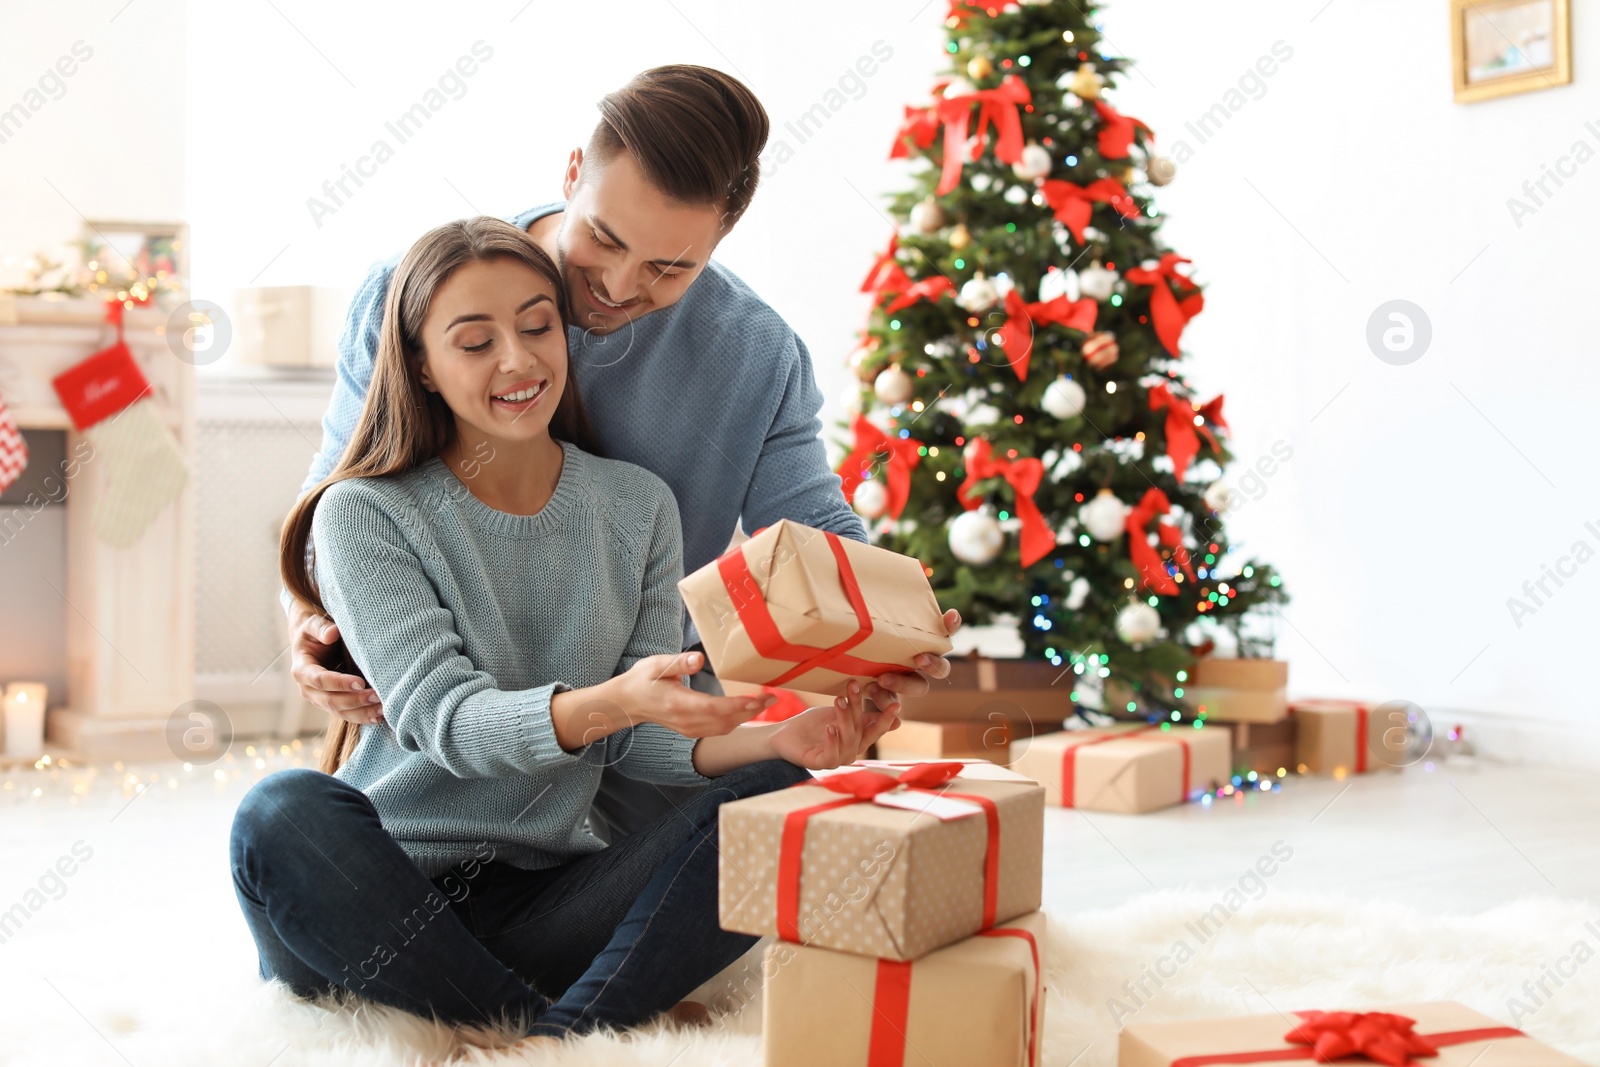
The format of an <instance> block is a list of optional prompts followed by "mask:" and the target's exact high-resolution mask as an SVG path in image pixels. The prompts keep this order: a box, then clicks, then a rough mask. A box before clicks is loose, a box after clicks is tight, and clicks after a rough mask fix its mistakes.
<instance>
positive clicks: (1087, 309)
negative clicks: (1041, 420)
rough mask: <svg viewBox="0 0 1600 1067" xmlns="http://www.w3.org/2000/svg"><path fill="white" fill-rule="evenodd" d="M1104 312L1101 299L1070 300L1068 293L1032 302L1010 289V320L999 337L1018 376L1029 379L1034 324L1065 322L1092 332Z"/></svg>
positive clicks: (999, 341) (997, 340) (1066, 325)
mask: <svg viewBox="0 0 1600 1067" xmlns="http://www.w3.org/2000/svg"><path fill="white" fill-rule="evenodd" d="M1099 313H1100V303H1099V301H1097V300H1091V299H1090V298H1089V297H1084V298H1083V299H1082V300H1068V299H1067V298H1066V296H1065V295H1063V296H1058V297H1056V298H1055V299H1054V300H1044V301H1039V302H1037V303H1033V304H1030V303H1028V302H1027V301H1025V300H1023V299H1022V297H1021V295H1020V294H1018V292H1017V291H1016V290H1015V289H1012V290H1011V291H1010V292H1008V293H1006V324H1005V326H1004V327H1002V328H1001V331H1000V333H999V334H998V335H997V336H996V337H995V343H996V344H998V345H999V346H1000V347H1001V349H1002V350H1003V351H1004V352H1005V354H1006V359H1007V360H1008V361H1009V362H1010V363H1011V369H1012V370H1014V371H1016V372H1017V380H1018V381H1019V382H1025V381H1027V380H1028V360H1029V358H1030V357H1031V356H1032V354H1033V328H1034V326H1047V325H1054V326H1065V327H1066V328H1067V329H1069V330H1082V331H1083V332H1084V333H1088V332H1090V331H1091V330H1093V329H1094V320H1095V317H1096V316H1097V315H1099Z"/></svg>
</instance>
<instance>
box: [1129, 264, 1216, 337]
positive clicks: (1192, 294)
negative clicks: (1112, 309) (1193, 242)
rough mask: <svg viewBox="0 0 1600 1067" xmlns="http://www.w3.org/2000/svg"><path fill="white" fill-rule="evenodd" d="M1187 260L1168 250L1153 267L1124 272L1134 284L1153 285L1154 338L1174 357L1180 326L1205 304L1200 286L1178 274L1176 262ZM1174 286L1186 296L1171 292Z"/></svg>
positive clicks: (1198, 312)
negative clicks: (1178, 295)
mask: <svg viewBox="0 0 1600 1067" xmlns="http://www.w3.org/2000/svg"><path fill="white" fill-rule="evenodd" d="M1188 262H1189V260H1187V259H1185V258H1183V257H1182V256H1180V255H1178V253H1176V252H1168V253H1167V254H1166V255H1164V256H1162V257H1161V260H1160V262H1158V263H1157V264H1156V266H1155V267H1154V268H1153V269H1150V270H1146V269H1145V268H1144V267H1135V268H1133V269H1132V270H1130V271H1128V273H1127V275H1126V277H1127V279H1128V280H1129V281H1130V282H1133V283H1134V284H1136V285H1149V286H1152V287H1153V288H1152V289H1151V290H1150V319H1151V321H1152V322H1153V323H1155V328H1156V337H1158V338H1159V339H1160V341H1161V347H1162V348H1165V349H1166V350H1167V351H1168V352H1169V353H1171V354H1172V355H1174V356H1176V355H1177V354H1178V340H1179V338H1181V337H1182V336H1183V328H1184V327H1185V326H1187V325H1188V324H1189V320H1190V319H1192V318H1194V317H1195V316H1196V315H1198V314H1200V312H1201V311H1203V310H1205V306H1206V302H1205V297H1204V296H1202V295H1201V294H1200V287H1199V286H1198V285H1196V284H1195V283H1194V282H1192V281H1190V280H1189V277H1188V276H1187V275H1184V274H1179V273H1178V264H1179V263H1188ZM1169 282H1170V283H1171V284H1170V285H1169V284H1168V283H1169ZM1174 288H1176V289H1177V290H1178V292H1180V293H1184V294H1185V295H1184V296H1183V297H1182V298H1181V299H1180V298H1179V297H1177V296H1175V295H1173V289H1174Z"/></svg>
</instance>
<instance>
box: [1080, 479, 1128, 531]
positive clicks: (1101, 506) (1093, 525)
mask: <svg viewBox="0 0 1600 1067" xmlns="http://www.w3.org/2000/svg"><path fill="white" fill-rule="evenodd" d="M1127 521H1128V505H1126V504H1124V503H1123V502H1122V501H1120V500H1118V499H1117V496H1116V494H1115V493H1113V492H1112V491H1111V490H1109V489H1102V490H1100V492H1099V493H1097V494H1096V495H1095V498H1094V499H1093V500H1091V501H1089V502H1088V503H1087V504H1085V505H1084V506H1083V507H1081V508H1079V509H1078V524H1079V525H1081V526H1082V527H1083V528H1084V531H1085V532H1087V533H1088V535H1089V536H1090V537H1092V538H1094V539H1095V540H1096V541H1115V540H1116V539H1117V538H1119V537H1121V536H1122V528H1123V525H1124V524H1125V523H1126V522H1127Z"/></svg>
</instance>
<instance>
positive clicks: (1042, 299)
mask: <svg viewBox="0 0 1600 1067" xmlns="http://www.w3.org/2000/svg"><path fill="white" fill-rule="evenodd" d="M1077 280H1078V279H1077V276H1076V275H1075V274H1074V273H1073V272H1072V271H1069V270H1061V269H1059V268H1057V267H1051V268H1050V269H1049V270H1047V271H1045V272H1044V277H1042V278H1040V279H1039V303H1041V304H1048V303H1049V302H1050V301H1052V300H1054V299H1055V298H1056V297H1058V296H1064V297H1066V298H1067V299H1068V300H1076V299H1078V294H1077V293H1076V292H1074V290H1075V289H1076V288H1077Z"/></svg>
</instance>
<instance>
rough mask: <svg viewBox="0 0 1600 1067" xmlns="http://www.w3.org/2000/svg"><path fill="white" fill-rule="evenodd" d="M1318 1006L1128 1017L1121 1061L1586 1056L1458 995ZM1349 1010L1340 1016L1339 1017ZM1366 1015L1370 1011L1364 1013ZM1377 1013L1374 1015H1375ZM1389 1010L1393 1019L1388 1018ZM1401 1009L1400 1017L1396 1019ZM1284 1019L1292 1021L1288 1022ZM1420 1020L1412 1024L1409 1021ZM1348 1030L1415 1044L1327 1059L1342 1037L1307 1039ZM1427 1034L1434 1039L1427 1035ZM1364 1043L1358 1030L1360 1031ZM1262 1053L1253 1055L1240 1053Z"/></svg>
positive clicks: (1439, 1066) (1511, 1062)
mask: <svg viewBox="0 0 1600 1067" xmlns="http://www.w3.org/2000/svg"><path fill="white" fill-rule="evenodd" d="M1315 1014H1316V1013H1306V1012H1291V1013H1290V1014H1289V1015H1287V1016H1284V1015H1279V1014H1277V1013H1276V1012H1274V1013H1273V1014H1270V1015H1250V1016H1244V1017H1236V1018H1231V1019H1194V1020H1187V1021H1183V1022H1159V1023H1146V1022H1130V1023H1128V1024H1127V1025H1126V1026H1124V1027H1123V1028H1122V1034H1121V1037H1120V1038H1119V1039H1118V1046H1117V1067H1180V1065H1181V1067H1209V1065H1211V1064H1228V1063H1242V1062H1249V1063H1256V1064H1265V1065H1268V1067H1270V1065H1272V1064H1304V1063H1319V1062H1328V1061H1336V1062H1338V1063H1342V1064H1349V1065H1350V1067H1359V1065H1360V1064H1371V1063H1396V1062H1398V1063H1407V1064H1418V1065H1420V1064H1427V1067H1469V1065H1470V1067H1580V1065H1581V1063H1582V1061H1581V1060H1575V1059H1573V1058H1572V1057H1571V1056H1568V1055H1566V1054H1565V1053H1561V1052H1557V1051H1556V1050H1555V1049H1553V1048H1551V1047H1550V1046H1548V1045H1545V1044H1542V1043H1540V1042H1538V1041H1535V1040H1534V1039H1533V1038H1531V1037H1528V1036H1527V1035H1525V1034H1523V1033H1522V1032H1521V1031H1520V1030H1516V1029H1513V1028H1512V1027H1509V1026H1505V1025H1503V1024H1501V1023H1499V1022H1497V1021H1495V1020H1494V1019H1491V1018H1489V1017H1488V1016H1487V1015H1480V1014H1479V1013H1477V1012H1475V1011H1473V1010H1471V1009H1470V1008H1467V1007H1465V1006H1463V1005H1461V1004H1457V1003H1455V1002H1453V1001H1433V1002H1429V1003H1422V1004H1399V1005H1396V1006H1394V1007H1389V1008H1384V1009H1382V1010H1381V1011H1380V1012H1375V1013H1334V1016H1335V1017H1334V1018H1333V1019H1324V1020H1322V1021H1320V1022H1317V1021H1315V1020H1314V1019H1311V1018H1307V1016H1308V1015H1315ZM1341 1015H1343V1016H1344V1017H1343V1018H1341V1017H1340V1016H1341ZM1361 1015H1366V1016H1367V1018H1365V1019H1361V1018H1360V1016H1361ZM1374 1016H1376V1017H1374ZM1384 1016H1388V1018H1387V1019H1386V1018H1384ZM1394 1016H1399V1017H1400V1021H1398V1022H1394V1021H1392V1019H1393V1017H1394ZM1286 1020H1287V1021H1286ZM1412 1022H1414V1023H1415V1026H1414V1027H1408V1026H1407V1025H1406V1024H1407V1023H1412ZM1302 1026H1304V1027H1305V1028H1306V1029H1307V1030H1308V1031H1309V1032H1304V1033H1302V1034H1301V1037H1302V1040H1301V1041H1292V1040H1289V1039H1288V1037H1287V1036H1286V1035H1288V1034H1289V1033H1291V1027H1295V1028H1297V1029H1298V1028H1300V1027H1302ZM1408 1030H1409V1031H1410V1032H1411V1033H1412V1034H1414V1035H1416V1036H1418V1037H1420V1038H1421V1039H1422V1040H1424V1041H1427V1042H1428V1044H1430V1045H1432V1046H1433V1047H1434V1048H1436V1049H1437V1053H1438V1054H1437V1055H1435V1056H1430V1055H1426V1054H1425V1053H1423V1052H1422V1050H1421V1049H1420V1048H1419V1047H1418V1046H1416V1045H1414V1044H1410V1039H1408V1038H1406V1037H1405V1036H1404V1035H1405V1034H1406V1033H1407V1031H1408ZM1341 1032H1343V1033H1346V1034H1354V1035H1359V1034H1361V1033H1366V1034H1368V1035H1371V1036H1370V1037H1369V1038H1368V1040H1378V1035H1380V1034H1383V1035H1386V1041H1385V1044H1386V1045H1387V1046H1388V1047H1390V1048H1397V1049H1398V1048H1405V1047H1407V1045H1408V1044H1409V1045H1410V1048H1411V1049H1412V1050H1413V1051H1412V1052H1411V1053H1410V1055H1411V1056H1412V1057H1413V1058H1405V1059H1400V1058H1396V1057H1394V1056H1391V1057H1390V1058H1388V1059H1376V1058H1374V1057H1372V1056H1366V1055H1357V1054H1348V1053H1347V1055H1348V1056H1349V1058H1347V1059H1346V1058H1341V1057H1338V1056H1334V1055H1329V1056H1328V1057H1327V1060H1319V1059H1316V1058H1315V1051H1314V1050H1315V1049H1316V1048H1318V1047H1321V1048H1324V1049H1326V1050H1327V1051H1328V1052H1329V1053H1336V1052H1338V1051H1339V1049H1340V1048H1341V1047H1345V1048H1348V1047H1349V1046H1348V1044H1345V1045H1342V1046H1341V1045H1340V1044H1337V1043H1335V1042H1337V1041H1338V1038H1337V1036H1322V1037H1321V1040H1322V1041H1324V1042H1329V1043H1328V1044H1324V1045H1321V1046H1318V1045H1315V1044H1307V1043H1304V1042H1305V1041H1307V1040H1311V1041H1315V1040H1316V1039H1317V1037H1318V1036H1319V1035H1330V1034H1331V1035H1338V1034H1340V1033H1341ZM1430 1035H1432V1036H1431V1038H1430ZM1356 1043H1357V1047H1358V1048H1359V1047H1360V1039H1359V1036H1357V1038H1356ZM1272 1051H1282V1053H1283V1055H1282V1056H1281V1057H1271V1056H1270V1055H1269V1053H1270V1052H1272ZM1246 1053H1258V1054H1260V1055H1259V1056H1256V1057H1251V1058H1250V1059H1249V1060H1244V1059H1241V1058H1240V1057H1241V1056H1242V1055H1243V1054H1246Z"/></svg>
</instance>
